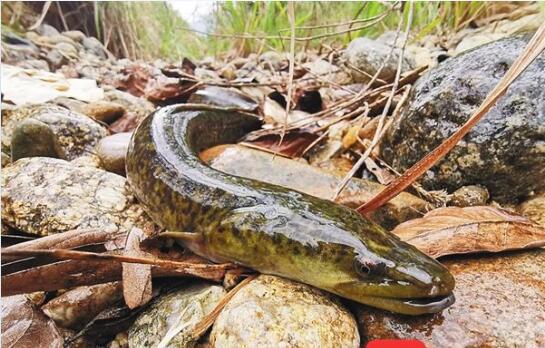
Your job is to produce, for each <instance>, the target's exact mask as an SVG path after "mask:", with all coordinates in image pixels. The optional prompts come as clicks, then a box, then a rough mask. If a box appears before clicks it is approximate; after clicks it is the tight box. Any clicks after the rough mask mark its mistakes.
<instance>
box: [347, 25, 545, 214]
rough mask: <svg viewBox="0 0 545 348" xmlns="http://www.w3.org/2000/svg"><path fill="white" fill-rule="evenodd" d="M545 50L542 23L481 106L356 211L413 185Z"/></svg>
mask: <svg viewBox="0 0 545 348" xmlns="http://www.w3.org/2000/svg"><path fill="white" fill-rule="evenodd" d="M543 50H545V23H543V24H542V25H541V26H540V27H539V29H538V30H537V31H536V33H535V34H534V36H533V37H532V39H531V40H530V42H529V43H528V45H527V46H526V48H525V49H524V51H523V52H522V53H521V54H520V55H519V57H518V58H517V60H516V61H515V62H514V63H513V65H511V68H509V70H508V71H507V73H506V74H505V75H504V76H503V78H502V79H501V80H500V82H498V84H497V85H496V87H494V89H493V90H492V91H490V93H489V94H488V96H487V97H486V99H485V100H484V101H483V102H482V104H481V106H479V108H478V109H477V111H475V112H474V113H473V115H472V116H471V117H470V118H469V120H467V122H466V123H464V125H462V126H461V127H460V128H459V129H458V130H457V131H456V132H454V134H452V135H451V136H450V137H449V138H447V139H446V140H445V141H444V142H443V143H442V144H441V145H439V146H438V147H436V148H435V149H434V150H433V151H431V152H430V153H428V154H427V155H426V156H425V157H424V158H422V159H421V160H420V161H419V162H418V163H416V164H415V165H413V166H412V167H411V168H409V169H408V170H407V171H406V172H405V173H403V175H401V176H400V177H399V178H397V179H395V180H394V181H393V182H391V183H390V184H389V185H388V186H386V187H385V188H384V189H383V190H382V191H381V192H379V193H378V194H377V195H375V196H374V197H373V198H371V199H370V200H369V201H368V202H366V203H365V204H363V205H361V206H360V207H359V208H358V209H357V211H358V212H359V213H360V214H367V213H369V212H371V211H373V210H375V209H377V208H378V207H380V206H382V205H383V204H384V203H386V202H388V201H389V200H390V199H391V198H393V197H395V196H397V195H398V194H399V193H400V192H401V191H403V190H404V189H405V188H407V187H408V186H409V185H410V184H412V183H413V182H414V181H415V180H416V179H418V178H419V177H420V176H421V175H422V174H424V173H425V172H426V171H427V170H428V169H430V168H431V167H432V166H433V165H434V164H435V163H436V162H437V161H439V160H440V159H441V158H443V157H444V156H445V155H446V154H447V153H448V152H449V151H450V150H451V149H452V148H453V147H454V146H456V144H457V143H458V142H459V141H460V140H461V139H462V138H463V137H464V136H465V135H466V134H467V133H468V132H469V131H470V130H471V128H473V126H475V125H476V124H477V123H478V122H479V121H480V120H481V119H482V118H483V117H484V116H485V115H486V113H487V112H488V110H490V109H491V108H492V107H493V106H494V105H495V103H496V101H497V100H498V99H499V98H500V97H501V96H502V95H504V94H505V92H506V91H507V89H508V88H509V86H510V85H511V83H513V81H514V80H515V79H516V78H517V77H518V76H519V75H520V74H521V73H522V72H523V71H524V70H525V69H526V68H527V67H528V66H529V65H530V63H532V62H533V61H534V59H536V58H537V56H538V55H540V54H541V52H543Z"/></svg>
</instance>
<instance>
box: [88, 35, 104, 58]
mask: <svg viewBox="0 0 545 348" xmlns="http://www.w3.org/2000/svg"><path fill="white" fill-rule="evenodd" d="M81 43H82V44H83V47H85V49H87V50H88V51H89V52H91V53H92V54H94V55H95V56H97V57H100V58H102V59H107V58H108V56H109V55H108V51H107V50H106V48H104V45H102V43H101V42H100V41H98V40H97V38H95V37H85V38H83V40H82V41H81Z"/></svg>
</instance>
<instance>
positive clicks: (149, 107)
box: [104, 89, 155, 133]
mask: <svg viewBox="0 0 545 348" xmlns="http://www.w3.org/2000/svg"><path fill="white" fill-rule="evenodd" d="M104 99H105V100H107V101H111V102H114V103H116V104H119V105H121V106H123V107H124V108H125V114H124V115H123V116H122V117H121V118H119V119H118V120H117V121H115V122H114V123H112V124H111V125H110V130H111V131H112V132H114V133H120V132H128V131H130V130H132V129H134V128H135V127H136V125H137V124H139V123H140V121H142V120H143V119H144V118H145V117H146V116H148V115H149V114H150V113H152V112H153V111H154V110H155V107H154V106H153V104H152V103H150V102H149V101H147V100H146V99H144V98H138V97H135V96H133V95H132V94H130V93H127V92H123V91H120V90H117V89H110V90H108V91H106V92H105V93H104Z"/></svg>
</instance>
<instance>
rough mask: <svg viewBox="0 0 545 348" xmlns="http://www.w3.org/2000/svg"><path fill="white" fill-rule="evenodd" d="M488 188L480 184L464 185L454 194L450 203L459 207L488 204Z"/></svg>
mask: <svg viewBox="0 0 545 348" xmlns="http://www.w3.org/2000/svg"><path fill="white" fill-rule="evenodd" d="M488 198H489V195H488V190H487V189H486V188H485V187H482V186H478V185H469V186H462V187H460V188H459V189H457V190H456V191H454V193H453V194H452V197H451V198H450V204H451V205H455V206H457V207H475V206H478V205H486V203H487V202H488Z"/></svg>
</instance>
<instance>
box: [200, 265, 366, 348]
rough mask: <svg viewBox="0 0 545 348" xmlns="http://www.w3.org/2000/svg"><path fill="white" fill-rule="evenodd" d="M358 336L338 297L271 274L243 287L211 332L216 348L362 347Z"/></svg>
mask: <svg viewBox="0 0 545 348" xmlns="http://www.w3.org/2000/svg"><path fill="white" fill-rule="evenodd" d="M333 328H334V329H333ZM359 341H360V337H359V334H358V330H357V327H356V323H355V320H354V317H353V316H352V314H351V313H350V312H349V311H348V310H346V309H345V308H344V307H342V306H341V305H340V303H339V302H338V301H337V300H336V299H335V298H333V297H332V296H329V295H327V294H326V293H324V292H322V291H320V290H317V289H314V288H312V287H310V286H308V285H304V284H299V283H296V282H292V281H290V280H287V279H283V278H279V277H274V276H268V275H261V276H259V277H258V278H257V279H255V280H253V281H251V282H250V283H248V284H247V285H245V286H244V287H243V288H242V289H240V290H239V291H238V292H237V293H236V294H235V295H234V296H233V298H232V299H231V300H230V301H229V303H227V305H226V306H225V308H224V309H223V311H222V312H221V313H220V315H219V316H218V318H217V319H216V322H215V323H214V326H213V327H212V332H211V333H210V342H211V343H212V346H214V347H358V346H359V343H360V342H359Z"/></svg>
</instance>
